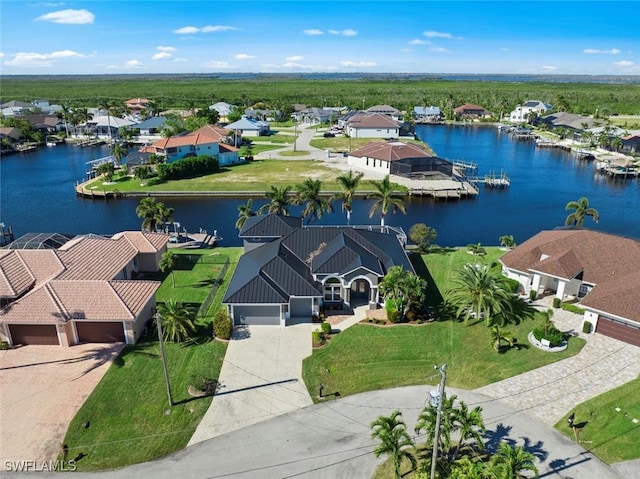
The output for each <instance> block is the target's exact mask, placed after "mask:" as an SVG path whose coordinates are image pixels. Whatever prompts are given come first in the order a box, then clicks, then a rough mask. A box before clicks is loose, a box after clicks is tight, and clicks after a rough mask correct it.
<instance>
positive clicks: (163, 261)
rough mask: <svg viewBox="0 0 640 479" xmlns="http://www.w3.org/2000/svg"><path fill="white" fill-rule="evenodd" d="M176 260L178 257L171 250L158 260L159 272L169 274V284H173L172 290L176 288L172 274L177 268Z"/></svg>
mask: <svg viewBox="0 0 640 479" xmlns="http://www.w3.org/2000/svg"><path fill="white" fill-rule="evenodd" d="M178 260H179V258H178V255H177V254H175V253H174V252H173V251H171V250H168V251H167V252H165V253H164V254H163V255H162V257H161V258H160V270H161V271H162V272H163V273H164V272H166V271H169V272H170V273H171V282H172V283H173V287H174V288H175V287H176V277H175V275H174V274H173V270H174V269H175V267H176V266H178Z"/></svg>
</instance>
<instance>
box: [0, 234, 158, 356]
mask: <svg viewBox="0 0 640 479" xmlns="http://www.w3.org/2000/svg"><path fill="white" fill-rule="evenodd" d="M49 236H50V235H49ZM66 239H67V238H66V237H64V238H60V240H59V241H58V244H59V246H57V247H55V246H54V245H53V244H51V245H49V247H48V248H47V247H44V248H43V247H42V246H41V245H42V244H43V243H42V241H39V242H38V249H28V248H29V245H27V244H24V245H23V248H27V249H0V306H1V307H2V309H0V341H4V342H7V343H8V344H9V345H17V344H22V345H28V344H36V345H59V346H71V345H74V344H78V343H83V342H88V343H111V342H125V343H127V344H133V343H135V342H136V340H137V339H138V338H139V337H140V336H141V334H142V332H143V331H144V328H145V325H146V324H147V322H148V321H149V320H150V319H151V318H152V316H153V314H154V313H155V309H156V301H155V292H156V291H157V289H158V288H159V287H160V282H158V281H146V280H138V279H136V278H137V277H138V275H139V273H142V272H157V271H158V265H159V262H160V257H161V256H162V254H163V253H164V252H165V251H166V248H167V239H168V237H167V235H164V234H159V233H147V232H141V231H126V232H122V233H118V234H116V235H114V236H113V237H111V238H105V237H101V236H96V235H86V236H79V237H76V238H73V239H71V240H68V241H64V240H66Z"/></svg>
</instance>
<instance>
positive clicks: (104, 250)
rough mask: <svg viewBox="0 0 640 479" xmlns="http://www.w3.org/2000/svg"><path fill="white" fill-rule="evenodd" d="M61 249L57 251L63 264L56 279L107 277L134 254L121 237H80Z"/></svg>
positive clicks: (133, 250) (119, 268)
mask: <svg viewBox="0 0 640 479" xmlns="http://www.w3.org/2000/svg"><path fill="white" fill-rule="evenodd" d="M63 248H64V249H60V250H58V256H59V258H60V260H61V261H62V263H63V264H64V266H65V270H64V271H63V272H62V273H61V274H60V275H58V276H57V278H56V279H60V280H76V279H82V280H86V281H89V280H110V279H113V278H114V277H115V276H116V275H117V274H118V273H119V272H120V271H121V270H122V268H123V267H125V266H126V265H127V264H128V263H129V262H130V261H132V260H133V258H134V257H135V256H136V255H137V254H138V251H137V250H136V248H135V247H134V246H133V245H132V244H131V242H130V241H127V239H125V238H120V239H115V240H114V239H109V238H100V237H95V236H94V237H84V238H80V239H79V240H78V241H70V242H69V243H67V244H65V245H64V247H63ZM98 253H99V254H98Z"/></svg>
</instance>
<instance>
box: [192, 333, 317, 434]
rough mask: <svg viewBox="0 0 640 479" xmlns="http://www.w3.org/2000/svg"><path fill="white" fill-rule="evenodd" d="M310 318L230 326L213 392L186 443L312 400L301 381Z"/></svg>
mask: <svg viewBox="0 0 640 479" xmlns="http://www.w3.org/2000/svg"><path fill="white" fill-rule="evenodd" d="M311 330H312V325H311V323H299V324H292V325H288V326H287V327H284V328H281V327H278V326H246V327H244V328H237V329H236V330H234V333H233V337H232V339H231V341H230V342H229V347H228V349H227V353H226V355H225V358H224V363H223V365H222V369H221V371H220V378H219V381H220V384H221V387H220V388H219V390H218V392H217V393H216V395H215V396H214V398H213V401H212V402H211V406H210V407H209V410H208V411H207V413H206V414H205V416H204V417H203V418H202V421H201V422H200V425H199V426H198V428H197V429H196V432H195V433H194V435H193V437H192V438H191V441H189V445H192V444H196V443H198V442H201V441H204V440H206V439H210V438H212V437H217V436H220V435H221V434H225V433H227V432H230V431H235V430H236V429H241V428H243V427H246V426H250V425H253V424H256V423H258V422H261V421H264V420H265V419H270V418H272V417H275V416H279V415H281V414H285V413H287V412H290V411H294V410H296V409H299V408H302V407H305V406H308V405H310V404H312V401H311V398H310V397H309V393H308V392H307V388H306V386H305V384H304V381H303V380H302V360H303V359H304V358H305V357H307V356H309V355H311V350H312V348H311Z"/></svg>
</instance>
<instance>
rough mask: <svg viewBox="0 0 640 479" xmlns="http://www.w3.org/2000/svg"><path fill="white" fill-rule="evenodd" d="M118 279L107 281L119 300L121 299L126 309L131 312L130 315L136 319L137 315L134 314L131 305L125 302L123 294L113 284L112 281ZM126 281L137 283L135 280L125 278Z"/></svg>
mask: <svg viewBox="0 0 640 479" xmlns="http://www.w3.org/2000/svg"><path fill="white" fill-rule="evenodd" d="M116 281H118V280H106V281H105V283H107V285H108V286H109V288H110V289H111V291H113V293H114V294H115V295H116V297H117V298H118V300H119V301H120V303H121V304H122V306H124V309H126V310H127V311H128V312H129V315H130V316H131V319H136V315H135V314H133V311H131V308H130V307H129V305H128V304H127V303H126V302H125V300H124V299H122V296H120V293H118V291H117V290H116V289H115V288H114V287H113V284H111V283H112V282H116ZM125 282H126V283H127V284H129V283H135V281H131V280H125Z"/></svg>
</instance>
